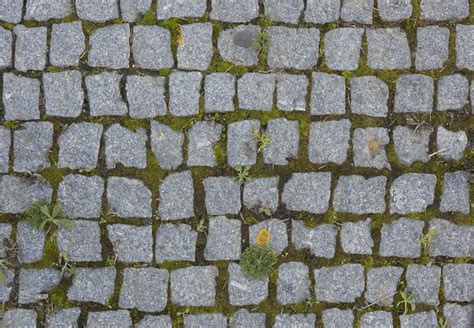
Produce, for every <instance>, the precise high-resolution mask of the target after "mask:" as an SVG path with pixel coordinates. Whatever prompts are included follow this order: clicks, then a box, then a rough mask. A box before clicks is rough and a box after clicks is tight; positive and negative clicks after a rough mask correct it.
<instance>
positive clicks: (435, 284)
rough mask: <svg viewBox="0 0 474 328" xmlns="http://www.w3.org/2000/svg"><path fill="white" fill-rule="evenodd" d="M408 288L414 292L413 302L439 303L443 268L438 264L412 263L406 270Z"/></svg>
mask: <svg viewBox="0 0 474 328" xmlns="http://www.w3.org/2000/svg"><path fill="white" fill-rule="evenodd" d="M405 276H406V281H407V289H408V290H409V291H411V292H414V293H415V294H414V296H413V302H415V303H422V304H429V305H438V304H439V298H438V293H439V285H440V280H441V268H440V267H439V266H436V265H428V266H424V265H418V264H410V265H408V267H407V272H406V275H405Z"/></svg>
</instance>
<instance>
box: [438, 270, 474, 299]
mask: <svg viewBox="0 0 474 328" xmlns="http://www.w3.org/2000/svg"><path fill="white" fill-rule="evenodd" d="M473 276H474V264H469V263H466V264H446V265H445V266H444V267H443V288H444V297H445V298H446V300H448V301H455V302H472V301H473V300H474V286H473V285H472V279H470V278H469V277H473Z"/></svg>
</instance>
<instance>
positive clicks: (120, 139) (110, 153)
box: [104, 123, 148, 170]
mask: <svg viewBox="0 0 474 328" xmlns="http://www.w3.org/2000/svg"><path fill="white" fill-rule="evenodd" d="M104 138H105V159H106V163H107V169H109V170H110V169H114V168H115V167H116V166H117V164H121V165H123V166H124V167H135V168H138V169H144V168H146V141H147V139H148V137H147V135H146V131H145V129H143V128H138V129H136V131H132V130H129V129H128V128H126V127H123V126H121V125H120V124H118V123H116V124H113V125H111V126H110V127H109V128H108V129H107V130H106V131H105V133H104Z"/></svg>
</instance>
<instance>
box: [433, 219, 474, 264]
mask: <svg viewBox="0 0 474 328" xmlns="http://www.w3.org/2000/svg"><path fill="white" fill-rule="evenodd" d="M429 231H430V232H433V234H434V236H433V237H432V243H431V245H430V248H429V252H430V256H433V257H434V256H447V257H474V246H473V245H474V227H472V226H469V225H467V226H462V225H456V224H454V223H451V222H449V221H447V220H441V219H433V220H431V221H430V228H429Z"/></svg>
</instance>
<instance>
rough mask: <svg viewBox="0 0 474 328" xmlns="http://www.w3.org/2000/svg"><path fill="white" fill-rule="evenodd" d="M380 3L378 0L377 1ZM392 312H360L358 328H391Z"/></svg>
mask: <svg viewBox="0 0 474 328" xmlns="http://www.w3.org/2000/svg"><path fill="white" fill-rule="evenodd" d="M379 3H380V2H379ZM392 327H393V318H392V314H391V313H390V312H387V311H372V312H367V313H364V314H362V316H361V317H360V328H392Z"/></svg>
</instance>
